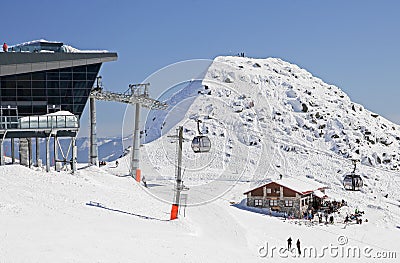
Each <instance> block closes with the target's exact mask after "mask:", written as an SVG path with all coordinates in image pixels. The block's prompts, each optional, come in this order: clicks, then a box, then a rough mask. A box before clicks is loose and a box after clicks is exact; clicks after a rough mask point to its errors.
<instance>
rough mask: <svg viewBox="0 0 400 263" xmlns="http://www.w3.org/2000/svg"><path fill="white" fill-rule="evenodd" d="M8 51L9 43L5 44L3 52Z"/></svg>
mask: <svg viewBox="0 0 400 263" xmlns="http://www.w3.org/2000/svg"><path fill="white" fill-rule="evenodd" d="M7 51H8V46H7V43H6V42H4V44H3V52H7Z"/></svg>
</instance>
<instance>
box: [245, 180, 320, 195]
mask: <svg viewBox="0 0 400 263" xmlns="http://www.w3.org/2000/svg"><path fill="white" fill-rule="evenodd" d="M270 183H276V184H279V185H281V186H283V187H286V188H289V189H291V190H293V191H295V192H298V193H300V194H306V193H309V192H313V191H314V192H315V191H316V190H318V189H323V188H326V187H327V186H326V185H323V184H321V183H318V182H316V181H314V180H311V179H308V178H305V177H303V178H301V179H300V178H296V177H284V178H282V179H279V180H270V181H268V182H267V183H264V184H263V185H259V186H257V187H255V188H253V189H251V190H249V191H247V192H245V193H244V194H247V193H248V192H251V191H253V190H255V189H257V188H260V187H263V186H266V185H268V184H270ZM320 192H321V191H320ZM321 194H322V195H324V194H323V193H322V192H321Z"/></svg>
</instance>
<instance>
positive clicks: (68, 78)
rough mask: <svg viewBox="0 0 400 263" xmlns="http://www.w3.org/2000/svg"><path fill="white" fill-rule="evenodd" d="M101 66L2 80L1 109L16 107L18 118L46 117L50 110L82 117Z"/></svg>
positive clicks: (47, 71)
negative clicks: (62, 111) (63, 111)
mask: <svg viewBox="0 0 400 263" xmlns="http://www.w3.org/2000/svg"><path fill="white" fill-rule="evenodd" d="M100 66H101V63H98V64H91V65H84V66H77V67H69V68H61V69H54V70H46V71H38V72H31V73H26V74H18V75H10V76H3V77H0V105H1V108H3V109H4V108H6V107H10V106H11V107H15V106H16V107H17V111H18V113H17V114H18V116H30V115H43V114H47V113H49V110H51V109H57V110H60V109H61V110H65V111H69V112H72V113H73V114H75V115H79V116H81V114H82V112H83V109H84V107H85V104H86V102H87V100H88V98H89V94H90V91H91V89H92V87H93V84H94V82H95V80H96V76H97V74H98V72H99V70H100ZM4 115H5V114H4V112H3V116H4ZM13 115H14V114H13Z"/></svg>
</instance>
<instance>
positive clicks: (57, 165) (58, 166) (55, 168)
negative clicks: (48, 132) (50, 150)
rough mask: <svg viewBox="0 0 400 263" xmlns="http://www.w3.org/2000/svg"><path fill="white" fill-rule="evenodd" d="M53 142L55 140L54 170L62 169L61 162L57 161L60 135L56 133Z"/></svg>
mask: <svg viewBox="0 0 400 263" xmlns="http://www.w3.org/2000/svg"><path fill="white" fill-rule="evenodd" d="M53 138H54V139H53V142H54V145H53V146H54V170H56V171H57V172H59V171H60V169H59V168H60V163H59V162H57V161H58V137H57V136H56V135H54V137H53Z"/></svg>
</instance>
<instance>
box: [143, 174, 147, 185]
mask: <svg viewBox="0 0 400 263" xmlns="http://www.w3.org/2000/svg"><path fill="white" fill-rule="evenodd" d="M142 182H143V184H144V187H146V188H147V182H146V177H144V176H143V177H142Z"/></svg>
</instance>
